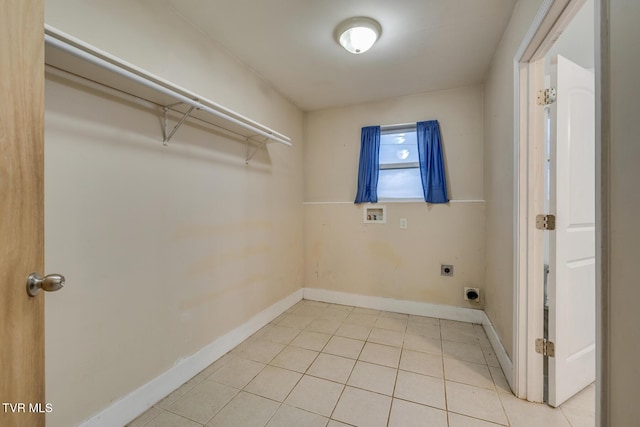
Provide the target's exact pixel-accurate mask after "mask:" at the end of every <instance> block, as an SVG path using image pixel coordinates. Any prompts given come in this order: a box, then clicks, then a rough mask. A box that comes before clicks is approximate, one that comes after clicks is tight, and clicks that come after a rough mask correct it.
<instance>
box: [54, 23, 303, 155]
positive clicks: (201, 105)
mask: <svg viewBox="0 0 640 427" xmlns="http://www.w3.org/2000/svg"><path fill="white" fill-rule="evenodd" d="M44 34H45V63H46V64H47V66H49V67H53V68H54V69H58V70H62V71H64V72H66V73H69V74H72V75H74V76H78V77H80V78H82V79H85V80H88V81H90V82H93V83H97V84H99V85H101V86H105V87H107V88H110V89H115V90H116V91H119V92H123V93H126V94H128V95H131V96H134V97H136V98H139V99H142V100H145V101H147V102H150V103H152V104H155V105H157V106H159V107H161V108H162V110H163V129H162V134H163V143H164V145H167V144H168V142H169V141H170V140H171V138H172V137H173V135H174V134H175V133H176V131H177V130H178V129H179V128H180V126H181V125H182V124H183V123H184V122H185V121H186V120H187V119H189V118H194V119H197V120H200V121H202V122H205V123H207V124H210V125H212V126H215V127H217V128H220V129H224V130H226V131H228V132H231V133H232V134H234V135H236V136H238V137H240V138H243V139H244V140H245V142H246V144H247V157H246V161H247V163H248V162H249V160H250V159H251V157H253V155H254V154H255V152H256V151H257V150H258V149H259V148H260V147H261V146H263V145H264V144H266V143H270V142H278V143H280V144H284V145H287V146H291V138H289V137H288V136H286V135H284V134H282V133H280V132H276V131H275V130H273V129H271V128H269V127H267V126H265V125H263V124H261V123H258V122H256V121H254V120H251V119H249V118H247V117H245V116H243V115H241V114H239V113H236V112H235V111H233V110H230V109H228V108H225V107H223V106H222V105H220V104H217V103H215V102H213V101H211V100H209V99H207V98H205V97H202V96H200V95H197V94H195V93H193V92H191V91H189V90H187V89H184V88H182V87H180V86H178V85H175V84H173V83H171V82H169V81H167V80H164V79H162V78H160V77H158V76H155V75H153V74H151V73H149V72H147V71H145V70H143V69H141V68H139V67H137V66H135V65H132V64H130V63H128V62H125V61H123V60H122V59H120V58H118V57H116V56H113V55H111V54H109V53H107V52H104V51H102V50H100V49H98V48H96V47H94V46H91V45H90V44H88V43H85V42H83V41H81V40H78V39H76V38H74V37H72V36H70V35H68V34H65V33H64V32H62V31H60V30H57V29H55V28H53V27H51V26H49V25H45V30H44ZM170 112H174V113H177V114H179V115H181V116H182V117H181V118H180V119H179V120H178V122H177V123H176V124H175V125H174V126H173V128H172V129H169V128H170V127H171V126H170V124H169V113H170ZM250 143H251V145H252V146H255V145H256V144H257V146H255V147H254V149H253V150H250V149H249V146H250Z"/></svg>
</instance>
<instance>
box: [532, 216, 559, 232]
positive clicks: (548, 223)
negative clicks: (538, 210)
mask: <svg viewBox="0 0 640 427" xmlns="http://www.w3.org/2000/svg"><path fill="white" fill-rule="evenodd" d="M536 228H537V229H538V230H555V229H556V216H555V215H550V214H548V215H536Z"/></svg>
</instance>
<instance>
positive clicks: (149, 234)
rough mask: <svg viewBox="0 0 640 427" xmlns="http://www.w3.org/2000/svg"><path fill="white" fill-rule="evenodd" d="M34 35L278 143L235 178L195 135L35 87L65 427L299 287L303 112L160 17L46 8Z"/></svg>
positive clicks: (52, 345) (53, 358) (238, 152)
mask: <svg viewBox="0 0 640 427" xmlns="http://www.w3.org/2000/svg"><path fill="white" fill-rule="evenodd" d="M46 8H47V10H46V22H47V23H48V24H51V25H53V26H54V27H57V28H59V29H61V30H63V31H65V32H67V33H70V34H71V35H74V36H76V37H79V38H81V39H84V40H86V41H88V42H89V43H92V44H94V45H96V46H98V47H100V48H102V49H104V50H106V51H109V52H111V53H113V54H115V55H117V56H120V57H122V58H123V59H125V60H128V61H130V62H132V63H134V64H136V65H139V66H141V67H142V68H145V69H147V70H149V71H151V72H152V73H155V74H158V75H160V76H162V77H164V78H167V79H169V80H173V81H175V82H176V83H178V84H180V85H182V86H184V87H186V88H188V89H191V90H193V91H195V92H200V93H202V94H203V95H204V96H206V97H208V98H210V99H213V100H215V101H217V102H219V103H220V104H222V105H225V106H228V107H230V108H232V109H235V110H236V111H238V112H241V113H243V114H245V115H247V116H249V117H252V118H254V119H255V120H258V121H261V122H263V123H265V124H266V125H268V126H270V127H272V128H274V129H276V130H278V131H281V132H283V133H285V134H287V135H289V136H291V137H292V139H293V147H292V148H287V147H285V146H283V145H280V144H272V145H269V147H268V150H267V151H260V152H259V153H258V154H257V155H256V157H255V158H254V159H253V160H252V162H251V164H250V165H249V166H246V165H245V164H244V155H245V146H244V144H242V143H240V142H238V141H235V140H230V139H228V138H225V137H222V136H220V135H219V134H217V133H215V132H211V131H210V130H207V129H205V128H203V127H201V126H194V125H185V126H183V127H182V128H181V129H180V130H179V131H178V133H177V134H176V136H175V137H174V139H173V140H172V141H171V143H170V146H169V147H163V146H162V143H161V131H160V120H159V114H158V112H157V111H154V110H152V109H149V108H146V107H144V106H140V105H136V104H133V103H130V102H127V101H124V100H120V99H117V98H114V97H112V96H108V95H104V94H101V93H99V92H96V91H94V90H91V89H87V88H84V87H82V86H78V85H77V84H73V83H69V82H68V81H65V80H63V79H60V78H58V77H55V76H51V75H49V76H48V77H47V81H46V119H45V122H46V131H45V139H46V143H45V147H46V148H45V182H46V185H45V187H46V188H45V209H46V212H45V245H46V247H45V258H46V270H47V271H50V272H52V271H55V272H60V273H63V274H65V275H66V277H67V285H66V286H65V288H64V291H63V292H59V293H57V294H55V295H51V298H48V299H47V306H46V325H47V329H46V355H47V356H46V368H47V378H46V383H47V384H46V393H47V401H48V402H51V403H52V404H53V406H54V409H55V410H54V412H53V413H51V414H48V417H47V424H48V425H49V426H52V427H56V426H64V427H68V426H73V425H77V424H79V423H81V422H82V421H83V420H85V419H88V418H90V417H91V416H92V415H94V414H96V413H97V412H99V411H101V410H102V409H104V408H105V407H107V406H109V405H110V404H112V403H113V402H114V401H116V400H118V399H120V398H122V397H123V396H125V395H127V394H128V393H130V392H132V391H133V390H135V389H137V388H138V387H140V386H142V385H144V384H145V383H147V382H149V381H150V380H152V379H154V378H155V377H157V376H158V375H160V374H162V373H163V372H164V371H166V370H168V369H170V368H171V367H172V366H174V365H175V364H176V363H177V362H179V361H180V360H181V359H183V358H185V357H188V356H190V355H192V354H194V353H196V352H197V351H198V350H200V349H202V348H203V347H204V346H206V345H207V344H209V343H211V342H212V341H214V340H215V339H216V338H218V337H220V336H221V335H224V334H225V333H227V332H228V331H230V330H232V329H234V328H235V327H237V326H238V325H240V324H242V323H244V322H245V321H247V320H248V319H249V318H250V317H252V316H253V315H255V314H256V313H258V312H260V311H262V310H264V309H265V308H267V307H269V306H270V305H272V304H273V303H275V302H277V301H279V300H281V299H282V298H284V297H285V296H287V295H289V294H291V293H292V292H294V291H295V290H297V289H299V288H300V287H301V285H302V282H303V274H302V265H303V259H302V232H303V229H302V207H301V203H302V201H303V174H302V164H303V158H302V154H303V150H302V145H303V130H302V128H303V115H302V112H301V111H300V110H298V109H297V108H296V107H295V106H293V105H292V104H291V103H290V102H288V101H287V100H286V99H284V98H283V97H282V96H280V95H279V94H278V93H276V92H275V91H274V90H273V89H272V88H271V87H270V86H269V85H268V84H266V83H265V82H264V81H262V80H260V79H259V78H258V77H256V76H255V75H254V74H253V73H252V72H251V71H250V70H248V69H247V68H246V67H244V66H242V65H241V64H240V63H238V62H237V61H236V60H235V59H233V58H232V57H230V56H228V55H227V54H226V53H225V52H224V51H223V50H221V49H220V48H218V47H217V46H216V45H214V44H212V43H210V42H209V41H207V40H206V39H205V38H204V37H203V36H202V34H200V33H198V32H196V31H195V30H194V29H193V28H192V27H190V26H189V25H187V24H185V23H184V22H183V21H181V20H180V18H179V17H178V16H176V15H174V14H173V13H171V12H170V11H169V10H168V9H166V8H165V7H164V6H163V5H162V4H160V3H158V2H152V1H144V0H141V1H111V0H109V1H107V0H100V1H93V2H90V3H88V2H81V1H72V0H48V1H47V4H46Z"/></svg>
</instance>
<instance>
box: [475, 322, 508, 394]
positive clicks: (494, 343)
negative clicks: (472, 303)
mask: <svg viewBox="0 0 640 427" xmlns="http://www.w3.org/2000/svg"><path fill="white" fill-rule="evenodd" d="M482 316H483V319H482V326H483V327H484V331H485V332H486V333H487V337H489V342H490V343H491V347H493V352H494V353H495V355H496V357H497V358H498V362H500V366H501V367H502V372H503V373H504V376H505V378H506V379H507V382H508V383H509V387H511V390H515V388H514V384H513V363H512V362H511V359H510V358H509V355H508V354H507V351H506V350H505V349H504V346H503V345H502V341H500V337H499V336H498V332H497V331H496V330H495V328H494V327H493V323H491V319H489V316H487V314H486V313H485V312H484V311H483V312H482Z"/></svg>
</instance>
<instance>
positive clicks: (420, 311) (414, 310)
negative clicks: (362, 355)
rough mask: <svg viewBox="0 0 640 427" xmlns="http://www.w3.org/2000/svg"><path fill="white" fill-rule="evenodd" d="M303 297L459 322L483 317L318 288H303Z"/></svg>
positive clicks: (477, 312)
mask: <svg viewBox="0 0 640 427" xmlns="http://www.w3.org/2000/svg"><path fill="white" fill-rule="evenodd" d="M303 291H304V298H305V299H310V300H314V301H323V302H330V303H333V304H343V305H353V306H357V307H364V308H373V309H376V310H385V311H393V312H396V313H404V314H415V315H418V316H428V317H437V318H440V319H447V320H457V321H460V322H469V323H478V324H481V323H482V322H483V320H484V319H485V317H486V316H485V314H484V311H482V310H475V309H472V308H464V307H454V306H452V305H440V304H431V303H428V302H418V301H408V300H399V299H393V298H385V297H372V296H368V295H358V294H350V293H346V292H338V291H329V290H326V289H318V288H304V289H303Z"/></svg>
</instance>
